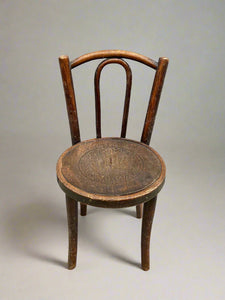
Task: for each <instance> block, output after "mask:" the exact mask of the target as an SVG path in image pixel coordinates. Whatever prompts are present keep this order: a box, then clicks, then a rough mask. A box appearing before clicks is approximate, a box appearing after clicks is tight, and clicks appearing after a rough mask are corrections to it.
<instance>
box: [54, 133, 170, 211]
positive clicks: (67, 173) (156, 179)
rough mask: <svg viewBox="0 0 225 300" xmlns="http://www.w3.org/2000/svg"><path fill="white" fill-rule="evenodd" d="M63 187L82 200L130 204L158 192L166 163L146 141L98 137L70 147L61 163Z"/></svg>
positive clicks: (59, 173)
mask: <svg viewBox="0 0 225 300" xmlns="http://www.w3.org/2000/svg"><path fill="white" fill-rule="evenodd" d="M57 179H58V183H59V185H60V187H61V188H62V190H63V191H64V192H65V193H66V194H68V195H69V196H70V197H71V198H73V199H76V200H78V201H80V202H82V203H85V204H89V205H93V206H100V207H114V208H117V207H128V206H132V205H137V204H139V203H142V202H145V201H148V200H150V199H152V198H153V197H154V196H156V195H157V194H158V192H159V191H160V189H161V188H162V186H163V183H164V180H165V164H164V162H163V160H162V158H161V157H160V156H159V154H158V153H157V152H156V151H155V150H154V149H152V148H151V147H149V146H148V145H146V144H143V143H140V142H137V141H133V140H129V139H124V138H98V139H91V140H86V141H83V142H79V143H77V144H75V145H74V146H72V147H70V148H69V149H67V150H66V151H65V152H64V153H63V154H62V155H61V156H60V158H59V160H58V163H57Z"/></svg>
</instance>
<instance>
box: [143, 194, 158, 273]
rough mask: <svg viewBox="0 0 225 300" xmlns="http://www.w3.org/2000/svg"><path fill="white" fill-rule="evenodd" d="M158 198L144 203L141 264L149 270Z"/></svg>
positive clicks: (144, 268) (145, 269)
mask: <svg viewBox="0 0 225 300" xmlns="http://www.w3.org/2000/svg"><path fill="white" fill-rule="evenodd" d="M156 200H157V197H155V198H153V199H151V200H150V201H147V202H145V204H144V212H143V219H142V232H141V266H142V269H143V270H144V271H148V270H149V268H150V258H149V257H150V254H149V248H150V237H151V229H152V222H153V218H154V213H155V206H156Z"/></svg>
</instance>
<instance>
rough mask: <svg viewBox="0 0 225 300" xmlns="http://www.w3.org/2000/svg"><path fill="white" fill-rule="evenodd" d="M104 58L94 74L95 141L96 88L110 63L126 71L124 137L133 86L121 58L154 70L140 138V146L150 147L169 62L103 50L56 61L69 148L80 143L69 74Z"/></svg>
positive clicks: (98, 124) (98, 130)
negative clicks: (67, 126)
mask: <svg viewBox="0 0 225 300" xmlns="http://www.w3.org/2000/svg"><path fill="white" fill-rule="evenodd" d="M104 58H105V60H104V61H102V62H101V63H100V64H99V65H98V67H97V69H96V71H95V111H96V133H97V137H98V138H100V137H101V106H100V87H99V81H100V75H101V71H102V69H103V68H104V67H105V66H106V65H107V64H112V63H116V64H120V65H122V66H123V67H124V69H125V71H126V80H127V81H126V94H125V102H124V110H123V121H122V129H121V137H125V136H126V129H127V119H128V112H129V104H130V93H131V85H132V73H131V69H130V67H129V65H128V63H127V62H125V61H124V60H123V59H122V58H127V59H131V60H135V61H138V62H141V63H143V64H145V65H147V66H149V67H151V68H153V69H155V70H156V72H155V77H154V81H153V86H152V90H151V94H150V98H149V103H148V108H147V113H146V117H145V122H144V127H143V131H142V136H141V142H143V143H145V144H148V145H149V143H150V140H151V135H152V130H153V126H154V122H155V117H156V113H157V109H158V104H159V100H160V96H161V92H162V87H163V83H164V78H165V75H166V70H167V66H168V62H169V60H168V58H165V57H160V58H159V61H158V62H156V61H154V60H152V59H150V58H148V57H146V56H143V55H141V54H137V53H134V52H129V51H122V50H103V51H97V52H92V53H88V54H84V55H82V56H80V57H78V58H76V59H74V60H73V61H69V57H68V56H65V55H62V56H60V57H59V64H60V69H61V75H62V80H63V86H64V93H65V98H66V104H67V113H68V118H69V124H70V132H71V139H72V144H73V145H74V144H76V143H78V142H80V130H79V122H78V115H77V108H76V98H75V92H74V86H73V79H72V73H71V70H72V69H73V68H75V67H77V66H79V65H81V64H83V63H86V62H88V61H91V60H95V59H104Z"/></svg>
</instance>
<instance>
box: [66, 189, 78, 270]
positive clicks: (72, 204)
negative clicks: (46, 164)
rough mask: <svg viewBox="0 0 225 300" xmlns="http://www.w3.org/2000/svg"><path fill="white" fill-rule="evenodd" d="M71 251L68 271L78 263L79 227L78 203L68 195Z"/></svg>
mask: <svg viewBox="0 0 225 300" xmlns="http://www.w3.org/2000/svg"><path fill="white" fill-rule="evenodd" d="M66 208H67V221H68V234H69V251H68V269H69V270H72V269H74V268H75V267H76V261H77V227H78V205H77V201H76V200H74V199H72V198H69V197H68V196H67V195H66Z"/></svg>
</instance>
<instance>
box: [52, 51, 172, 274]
mask: <svg viewBox="0 0 225 300" xmlns="http://www.w3.org/2000/svg"><path fill="white" fill-rule="evenodd" d="M123 58H125V59H130V60H134V61H137V62H140V63H142V64H144V65H146V66H148V67H150V68H152V69H154V70H155V71H156V72H155V77H154V81H153V86H152V89H151V94H150V98H149V102H148V108H147V113H146V117H145V122H144V127H143V131H142V136H141V142H142V143H144V144H146V145H145V146H146V147H148V146H147V145H149V143H150V140H151V136H152V131H153V126H154V122H155V117H156V113H157V109H158V104H159V100H160V96H161V91H162V87H163V83H164V78H165V75H166V70H167V66H168V62H169V60H168V59H167V58H165V57H160V58H159V60H158V62H156V61H154V60H152V59H150V58H148V57H146V56H143V55H141V54H138V53H134V52H129V51H123V50H103V51H97V52H92V53H88V54H84V55H82V56H80V57H78V58H76V59H74V60H72V61H71V62H70V61H69V57H68V56H65V55H63V56H60V57H59V64H60V69H61V75H62V80H63V86H64V93H65V98H66V105H67V113H68V118H69V124H70V133H71V140H72V145H75V144H76V143H79V142H80V129H79V122H78V115H77V107H76V98H75V92H74V86H73V79H72V73H71V70H72V69H74V68H75V67H78V66H80V65H82V64H84V63H86V62H89V61H91V60H96V59H106V60H104V61H103V62H101V63H100V64H99V66H98V68H97V70H96V73H95V101H96V132H97V138H100V137H101V107H100V88H99V80H100V74H101V71H102V69H103V68H104V66H105V65H107V64H110V63H118V64H120V65H122V66H123V67H124V69H125V71H126V77H127V87H126V95H125V102H124V112H123V122H122V129H121V137H122V138H125V136H126V128H127V119H128V112H129V103H130V92H131V84H132V73H131V69H130V67H129V65H128V64H127V62H125V61H124V60H123ZM70 149H71V148H69V149H67V150H66V151H65V152H64V153H63V154H62V155H61V156H60V158H59V160H58V163H57V174H58V178H57V179H58V183H59V185H60V187H61V188H62V190H63V191H64V192H65V193H66V203H67V216H68V228H69V257H68V268H69V269H72V268H74V267H75V265H76V255H77V201H80V202H81V215H86V204H89V205H94V206H99V207H111V208H118V207H128V206H133V205H137V206H136V208H137V217H141V212H142V205H143V203H144V214H143V220H142V242H141V249H142V252H141V253H142V269H143V270H145V271H146V270H148V269H149V244H150V234H151V226H152V221H153V216H154V211H155V204H156V198H157V194H158V192H159V191H160V190H161V188H162V186H163V184H164V180H165V164H164V162H163V160H162V158H161V157H160V155H159V154H158V153H157V152H156V151H155V150H153V149H152V148H151V150H152V151H153V152H154V153H155V154H156V155H157V156H158V158H159V159H160V161H161V165H162V172H161V175H160V177H159V178H158V179H157V180H156V181H155V182H154V183H153V184H152V186H150V187H149V188H146V189H144V190H142V191H140V192H137V193H134V194H132V195H125V196H113V197H112V196H109V197H108V196H103V195H96V194H87V193H85V192H84V191H81V190H78V189H77V188H76V187H74V186H72V185H70V184H69V183H68V182H67V181H66V180H65V178H64V177H63V175H62V173H61V170H60V169H61V164H62V157H63V155H65V154H66V153H67V151H70Z"/></svg>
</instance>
